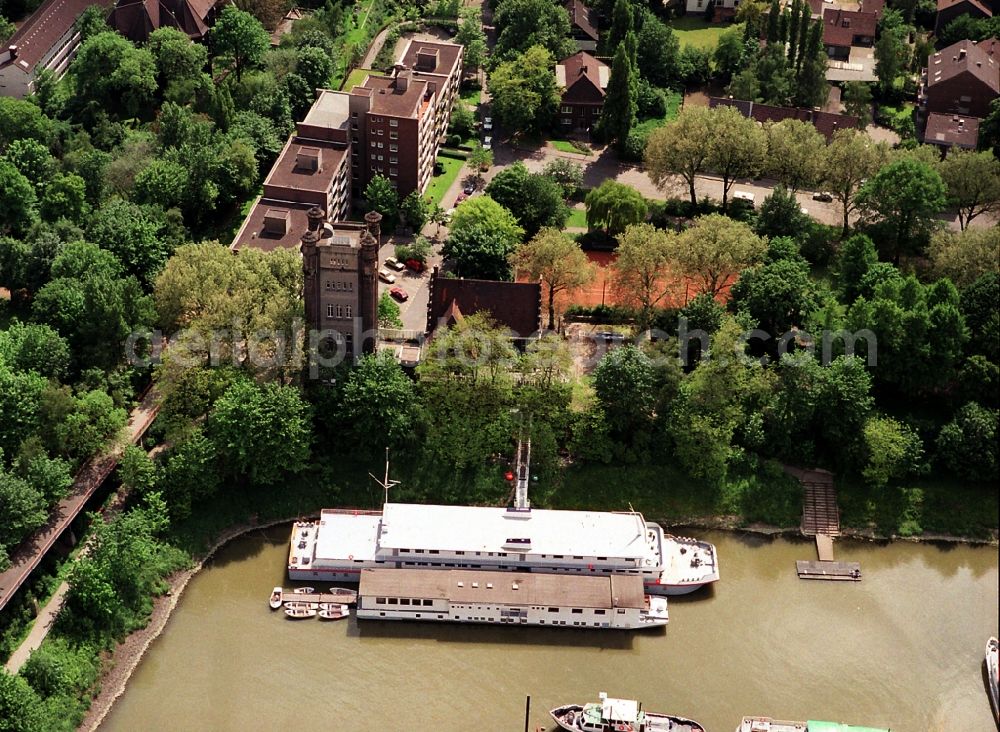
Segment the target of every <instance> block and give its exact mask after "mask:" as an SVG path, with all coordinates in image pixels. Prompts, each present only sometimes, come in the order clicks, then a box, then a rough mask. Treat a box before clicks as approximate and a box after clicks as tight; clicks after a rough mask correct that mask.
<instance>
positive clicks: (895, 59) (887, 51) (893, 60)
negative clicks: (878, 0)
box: [875, 25, 910, 93]
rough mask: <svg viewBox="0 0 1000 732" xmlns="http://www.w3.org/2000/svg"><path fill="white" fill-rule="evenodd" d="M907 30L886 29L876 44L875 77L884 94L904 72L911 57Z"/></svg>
mask: <svg viewBox="0 0 1000 732" xmlns="http://www.w3.org/2000/svg"><path fill="white" fill-rule="evenodd" d="M905 34H906V30H905V29H904V28H902V27H898V28H885V26H884V25H883V27H882V32H881V34H880V35H879V39H878V40H877V41H876V42H875V76H876V77H877V78H878V83H879V87H880V88H881V89H882V92H883V93H887V92H889V91H890V90H891V89H892V87H893V84H894V83H895V81H896V77H897V76H899V74H900V73H901V72H902V71H903V69H904V67H905V65H906V61H907V59H908V57H909V50H910V48H909V45H908V44H907V42H906V35H905Z"/></svg>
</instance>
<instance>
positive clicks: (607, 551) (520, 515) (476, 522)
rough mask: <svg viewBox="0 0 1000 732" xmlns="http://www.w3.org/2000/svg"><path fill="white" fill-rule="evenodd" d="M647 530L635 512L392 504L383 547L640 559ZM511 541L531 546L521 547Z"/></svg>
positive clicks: (384, 519) (386, 513) (386, 516)
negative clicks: (514, 540) (526, 509)
mask: <svg viewBox="0 0 1000 732" xmlns="http://www.w3.org/2000/svg"><path fill="white" fill-rule="evenodd" d="M646 531H647V529H646V522H645V521H644V520H643V518H642V516H641V515H640V514H634V513H609V512H603V511H601V512H599V511H552V510H547V509H532V510H531V511H530V512H516V511H508V510H507V509H505V508H495V507H491V506H434V505H424V504H417V503H387V504H386V505H385V507H384V509H383V511H382V532H381V535H380V536H379V547H380V548H381V549H411V550H412V549H425V550H429V549H435V550H439V551H466V552H469V551H478V552H508V553H512V554H513V553H518V552H523V553H530V554H535V555H538V554H547V555H550V556H551V555H553V554H561V555H564V556H566V555H568V556H570V557H572V556H583V557H609V558H611V557H614V558H625V557H634V558H640V557H645V556H647V555H648V554H649V546H648V544H647V542H646ZM510 539H529V540H530V542H531V543H530V544H527V545H524V548H518V547H519V545H518V544H510V543H508V542H509V540H510Z"/></svg>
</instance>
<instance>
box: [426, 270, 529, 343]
mask: <svg viewBox="0 0 1000 732" xmlns="http://www.w3.org/2000/svg"><path fill="white" fill-rule="evenodd" d="M429 288H430V293H429V295H428V302H427V332H428V333H430V332H433V331H434V329H435V328H436V327H437V326H438V324H439V323H440V322H441V321H442V320H443V321H444V322H445V324H451V323H454V322H459V321H461V319H462V317H464V316H469V315H474V314H476V313H483V312H485V313H489V314H490V316H491V317H492V318H493V320H495V321H496V322H497V324H498V325H500V326H503V327H506V328H509V329H510V330H512V331H513V332H514V335H515V337H519V338H527V337H528V336H530V335H531V334H532V333H535V332H537V331H538V329H539V323H540V322H541V315H542V286H541V284H539V283H538V282H496V281H493V280H466V279H452V278H447V277H440V276H438V272H437V269H435V270H434V272H432V273H431V281H430V285H429Z"/></svg>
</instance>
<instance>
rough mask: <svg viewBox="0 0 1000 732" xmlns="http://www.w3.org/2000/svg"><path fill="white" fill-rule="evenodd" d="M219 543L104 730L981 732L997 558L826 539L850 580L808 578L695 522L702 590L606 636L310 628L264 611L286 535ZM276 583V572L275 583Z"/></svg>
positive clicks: (784, 550) (797, 550)
mask: <svg viewBox="0 0 1000 732" xmlns="http://www.w3.org/2000/svg"><path fill="white" fill-rule="evenodd" d="M267 533H268V535H267V536H266V537H265V536H264V535H263V534H262V533H260V532H258V533H257V534H255V535H253V536H248V537H244V538H242V539H239V540H237V541H236V542H234V543H232V544H230V545H229V546H228V547H226V548H225V549H224V550H222V551H221V552H220V553H219V555H218V557H217V559H216V561H215V562H213V564H212V565H211V566H209V567H207V568H206V569H205V570H204V571H203V572H202V573H201V574H200V575H198V576H197V577H196V578H195V579H194V580H192V582H191V584H190V585H189V586H188V589H187V591H186V592H185V594H184V597H183V598H182V600H181V602H180V604H179V606H178V608H177V609H176V610H175V611H174V615H173V617H172V618H171V620H170V623H169V625H168V627H167V630H166V632H165V633H164V634H163V636H162V637H161V638H160V639H159V640H158V641H157V642H156V643H155V644H154V645H153V647H152V650H151V652H150V654H149V655H148V656H147V658H146V659H145V660H144V661H143V662H142V664H141V665H140V667H139V668H138V669H137V671H136V674H135V676H134V677H133V678H132V681H131V684H130V686H129V689H128V691H127V692H126V693H125V694H124V695H123V696H122V698H121V699H120V700H119V702H118V704H117V705H116V707H115V709H114V710H113V712H112V713H111V715H110V716H109V717H108V719H107V721H106V722H105V724H104V725H103V726H102V728H101V729H102V730H103V731H105V732H112V731H115V730H125V731H128V732H133V731H134V730H161V729H169V730H213V731H216V732H224V731H226V730H234V731H235V730H240V731H243V730H263V729H296V728H297V729H321V730H359V731H368V730H378V731H379V732H390V731H391V732H396V731H397V730H399V731H403V730H407V731H411V730H413V731H417V732H423V731H425V730H426V731H428V732H451V731H453V730H454V731H455V732H458V731H459V730H461V731H462V732H466V731H468V730H487V731H490V732H492V731H494V730H495V731H496V732H520V731H521V730H522V729H523V720H524V703H525V695H526V694H531V696H532V714H531V726H530V729H531V730H532V731H534V730H535V729H536V727H542V728H544V729H552V726H551V724H549V719H548V715H547V713H546V710H547V709H548V708H550V707H553V706H555V705H557V704H559V703H563V702H571V701H580V702H583V701H589V700H592V699H596V697H597V693H598V692H599V691H607V692H608V693H610V694H612V695H617V696H625V697H629V698H635V699H639V700H641V701H643V702H644V704H645V706H646V708H648V709H650V710H653V711H663V712H672V713H676V714H681V715H685V716H689V717H692V718H694V719H697V720H698V721H700V722H701V723H702V724H704V725H705V726H706V727H707V729H708V730H710V732H731V731H732V730H733V729H734V728H735V727H736V725H737V723H738V722H739V719H740V717H741V716H742V715H744V714H760V715H765V714H766V715H770V716H773V717H779V718H784V719H827V720H832V721H841V722H851V723H854V724H868V725H873V726H881V727H891V728H892V729H893V730H894V731H898V732H931V731H935V730H941V731H944V730H959V731H961V732H990V731H991V730H995V729H996V727H995V725H994V723H993V720H992V715H991V713H990V708H989V702H988V700H987V697H986V693H985V690H984V686H983V672H982V663H981V661H982V653H983V649H984V646H985V644H986V639H987V637H989V636H990V635H995V634H996V633H997V627H998V600H997V552H996V550H995V549H993V548H967V547H946V548H939V547H936V546H922V545H914V544H904V543H900V544H894V545H889V546H872V545H864V544H852V543H849V542H846V541H838V542H837V545H836V552H837V558H838V559H842V560H845V561H860V562H861V565H862V570H863V572H864V581H863V582H861V583H858V584H855V583H835V582H811V581H803V580H799V579H797V578H796V576H795V571H794V560H796V559H811V558H814V556H813V555H814V552H815V550H814V548H813V547H812V545H811V544H808V543H804V542H790V541H787V540H784V539H777V540H774V541H768V540H762V539H758V538H742V537H739V536H736V535H731V534H709V533H707V534H703V535H704V536H705V538H707V539H709V540H711V541H714V542H715V543H716V544H717V546H718V549H719V555H720V559H721V567H722V580H721V581H720V582H719V583H718V586H717V587H716V588H714V590H712V591H710V592H707V593H704V592H703V593H698V594H695V595H693V596H691V597H690V598H687V599H676V598H675V599H671V601H670V625H669V627H668V628H667V629H666V630H665V631H662V630H661V631H653V632H648V633H634V634H624V633H619V632H603V633H602V632H600V631H576V630H563V629H560V630H557V629H546V628H507V627H488V626H456V625H448V624H442V625H435V624H411V623H387V622H378V621H367V622H363V623H362V624H360V625H359V624H358V622H357V621H356V620H355V619H354V618H351V619H350V620H348V621H341V622H333V623H321V622H319V621H318V620H303V621H297V622H296V621H289V620H286V619H285V618H284V617H283V616H282V615H281V614H279V613H272V612H271V611H270V610H269V609H268V607H267V596H268V593H269V592H270V589H271V587H273V586H274V585H278V584H282V583H283V582H282V581H283V580H284V572H283V569H284V563H285V551H286V543H285V542H286V538H287V533H286V531H285V530H284V529H276V530H273V531H270V532H267ZM284 584H285V585H286V586H287V585H288V584H289V583H288V581H287V580H285V581H284Z"/></svg>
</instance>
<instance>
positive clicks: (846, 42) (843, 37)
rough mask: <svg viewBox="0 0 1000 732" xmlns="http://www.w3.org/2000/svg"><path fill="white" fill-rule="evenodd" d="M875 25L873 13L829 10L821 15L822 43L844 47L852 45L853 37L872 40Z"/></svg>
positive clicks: (876, 19) (876, 23) (875, 20)
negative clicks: (864, 37)
mask: <svg viewBox="0 0 1000 732" xmlns="http://www.w3.org/2000/svg"><path fill="white" fill-rule="evenodd" d="M876 25H878V18H877V17H876V15H875V13H868V12H858V11H854V10H831V11H830V12H828V13H825V14H824V15H823V43H824V44H825V45H827V46H842V47H846V46H850V45H852V44H853V42H854V38H855V36H868V37H870V38H874V37H875V26H876Z"/></svg>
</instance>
